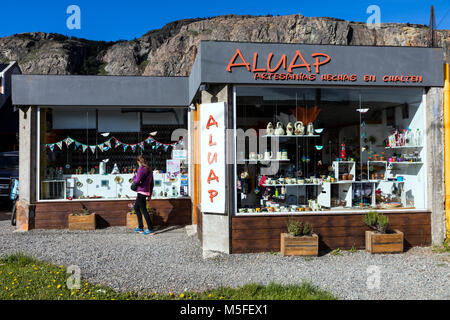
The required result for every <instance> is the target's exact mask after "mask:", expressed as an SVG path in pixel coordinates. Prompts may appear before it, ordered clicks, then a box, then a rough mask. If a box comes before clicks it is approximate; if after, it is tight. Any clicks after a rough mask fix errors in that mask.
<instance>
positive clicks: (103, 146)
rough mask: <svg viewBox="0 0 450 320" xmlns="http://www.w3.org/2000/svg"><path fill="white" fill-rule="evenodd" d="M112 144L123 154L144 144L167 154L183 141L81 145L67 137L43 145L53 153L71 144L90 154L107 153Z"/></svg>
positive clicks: (114, 138) (153, 140)
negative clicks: (89, 151)
mask: <svg viewBox="0 0 450 320" xmlns="http://www.w3.org/2000/svg"><path fill="white" fill-rule="evenodd" d="M112 142H114V148H118V147H119V146H122V147H123V151H124V152H125V151H127V149H128V147H130V149H131V150H132V151H133V152H136V149H137V147H138V146H139V147H140V148H141V149H142V150H144V149H145V144H146V143H147V144H149V145H151V146H152V149H153V150H158V149H159V148H160V147H163V149H164V151H166V152H167V150H168V149H169V147H175V146H177V145H183V142H184V141H183V138H181V139H180V140H178V141H176V142H174V143H162V142H159V141H158V140H156V139H154V138H153V137H151V136H150V137H148V138H146V139H145V140H143V141H141V142H138V143H134V144H128V143H125V142H122V141H120V140H118V139H117V138H116V137H111V138H110V139H108V140H106V141H105V142H102V143H100V144H95V145H87V144H84V143H81V142H79V141H76V140H74V139H72V138H71V137H67V138H65V139H63V140H61V141H58V142H55V143H47V144H44V147H45V148H49V149H50V151H54V149H55V146H57V147H58V148H59V149H60V150H62V148H63V144H65V145H66V146H67V147H69V146H70V145H71V144H72V143H73V144H74V150H77V149H78V148H79V147H81V150H82V151H83V152H85V151H86V150H87V149H88V148H89V149H90V150H91V151H92V153H95V149H96V148H98V149H99V150H100V151H102V152H105V151H108V150H109V149H111V148H112Z"/></svg>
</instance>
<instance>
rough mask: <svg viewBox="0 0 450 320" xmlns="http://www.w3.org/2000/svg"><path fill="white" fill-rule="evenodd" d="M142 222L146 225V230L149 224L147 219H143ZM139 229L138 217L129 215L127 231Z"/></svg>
mask: <svg viewBox="0 0 450 320" xmlns="http://www.w3.org/2000/svg"><path fill="white" fill-rule="evenodd" d="M142 222H143V223H144V229H145V228H147V222H146V221H145V218H144V217H142ZM137 227H138V220H137V215H136V214H132V213H130V212H128V213H127V229H133V230H134V229H136V228H137Z"/></svg>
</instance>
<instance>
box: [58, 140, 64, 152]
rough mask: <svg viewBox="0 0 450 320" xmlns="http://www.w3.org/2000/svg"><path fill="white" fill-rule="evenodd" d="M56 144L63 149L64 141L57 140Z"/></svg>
mask: <svg viewBox="0 0 450 320" xmlns="http://www.w3.org/2000/svg"><path fill="white" fill-rule="evenodd" d="M56 145H57V146H58V148H60V149H61V150H62V145H63V142H62V141H59V142H57V143H56Z"/></svg>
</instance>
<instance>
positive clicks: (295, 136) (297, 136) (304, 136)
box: [261, 134, 320, 138]
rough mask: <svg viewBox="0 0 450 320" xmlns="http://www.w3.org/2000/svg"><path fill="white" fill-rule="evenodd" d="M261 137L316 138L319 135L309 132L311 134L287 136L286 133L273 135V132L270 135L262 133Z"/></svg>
mask: <svg viewBox="0 0 450 320" xmlns="http://www.w3.org/2000/svg"><path fill="white" fill-rule="evenodd" d="M261 137H262V138H317V137H320V135H318V134H311V135H308V134H304V135H301V136H300V135H291V136H288V135H275V134H271V135H268V134H266V135H263V136H261Z"/></svg>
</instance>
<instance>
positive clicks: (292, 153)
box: [235, 86, 426, 215]
mask: <svg viewBox="0 0 450 320" xmlns="http://www.w3.org/2000/svg"><path fill="white" fill-rule="evenodd" d="M423 97H424V95H423V90H422V88H362V89H354V88H286V87H284V88H281V87H245V86H239V87H236V88H235V108H236V110H235V114H236V166H235V170H236V172H235V173H236V190H237V191H236V214H238V215H239V214H286V213H298V214H301V213H302V212H308V211H309V212H327V211H337V212H339V211H351V210H372V209H376V210H387V209H389V210H394V209H401V210H404V209H425V208H426V172H425V171H426V165H425V164H426V157H425V147H424V144H425V139H424V133H425V120H424V119H425V101H424V100H423ZM405 108H407V109H406V110H405Z"/></svg>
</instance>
